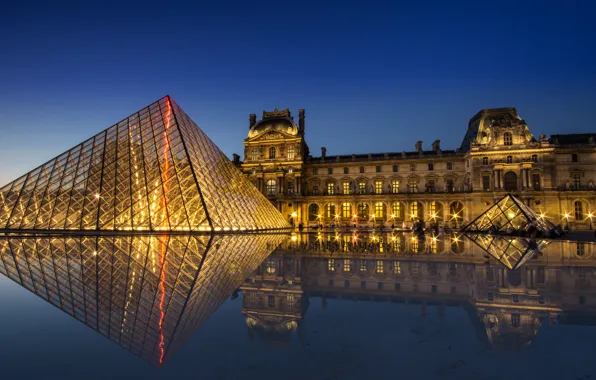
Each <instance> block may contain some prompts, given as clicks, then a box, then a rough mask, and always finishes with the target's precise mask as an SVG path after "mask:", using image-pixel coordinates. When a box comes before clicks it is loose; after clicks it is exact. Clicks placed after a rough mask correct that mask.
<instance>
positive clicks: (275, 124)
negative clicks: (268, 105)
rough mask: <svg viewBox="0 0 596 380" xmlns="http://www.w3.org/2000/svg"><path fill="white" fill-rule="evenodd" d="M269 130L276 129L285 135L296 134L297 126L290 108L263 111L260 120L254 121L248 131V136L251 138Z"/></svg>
mask: <svg viewBox="0 0 596 380" xmlns="http://www.w3.org/2000/svg"><path fill="white" fill-rule="evenodd" d="M269 131H277V132H281V133H283V134H286V135H291V136H296V135H298V127H297V126H296V123H294V119H293V118H292V115H291V114H290V110H289V109H288V108H286V109H285V110H281V111H280V110H278V109H277V108H276V109H275V110H274V111H271V112H267V111H263V118H262V120H260V121H258V122H257V123H255V124H254V125H253V126H252V127H251V128H250V131H249V132H248V138H253V137H256V136H259V135H262V134H264V133H267V132H269Z"/></svg>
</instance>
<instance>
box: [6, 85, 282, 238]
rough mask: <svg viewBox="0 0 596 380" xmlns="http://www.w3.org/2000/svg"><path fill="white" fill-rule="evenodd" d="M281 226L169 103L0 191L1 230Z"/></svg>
mask: <svg viewBox="0 0 596 380" xmlns="http://www.w3.org/2000/svg"><path fill="white" fill-rule="evenodd" d="M287 227H288V224H287V222H286V221H285V219H284V218H283V216H282V215H281V214H280V213H279V212H278V211H277V209H276V208H275V207H274V206H273V205H272V204H271V203H270V202H269V201H268V200H267V199H266V198H265V196H263V195H262V194H261V193H260V192H259V191H258V190H257V189H256V188H255V187H254V186H253V185H252V184H251V183H250V182H249V181H248V180H247V179H246V178H245V177H244V175H243V174H242V173H241V172H240V171H239V170H238V169H237V168H236V167H235V166H234V165H233V164H232V162H231V161H230V160H229V159H228V158H227V157H226V156H225V155H224V154H223V153H222V152H221V151H220V150H219V149H218V148H217V146H216V145H215V144H214V143H213V142H212V141H211V140H210V139H209V138H208V137H207V135H205V133H203V131H201V130H200V129H199V127H198V126H197V125H196V124H195V123H194V122H193V121H192V120H191V119H190V118H189V117H188V115H186V113H184V111H182V110H181V109H180V107H178V105H177V104H176V103H174V102H173V101H172V100H171V99H170V97H169V96H166V97H164V98H162V99H160V100H159V101H157V102H155V103H153V104H151V105H150V106H148V107H146V108H143V109H142V110H140V111H139V112H136V113H134V114H132V115H131V116H129V117H128V118H126V119H124V120H122V121H121V122H119V123H118V124H115V125H113V126H111V127H110V128H108V129H106V130H105V131H103V132H101V133H99V134H97V135H96V136H94V137H92V138H90V139H88V140H87V141H85V142H83V143H81V144H79V145H77V146H76V147H74V148H72V149H71V150H69V151H67V152H65V153H63V154H61V155H60V156H58V157H56V158H54V159H52V160H50V161H49V162H47V163H45V164H44V165H42V166H40V167H38V168H37V169H34V170H32V171H31V172H29V173H27V174H25V175H24V176H22V177H21V178H19V179H17V180H15V181H14V182H12V183H9V184H8V185H6V186H4V187H3V188H1V189H0V229H9V230H96V231H104V230H105V231H110V230H116V231H222V230H223V231H228V230H231V231H236V230H238V231H242V230H255V229H265V230H267V229H279V228H287Z"/></svg>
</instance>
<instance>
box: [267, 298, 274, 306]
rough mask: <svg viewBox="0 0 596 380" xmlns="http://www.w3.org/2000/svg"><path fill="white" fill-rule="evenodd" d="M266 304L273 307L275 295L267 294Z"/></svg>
mask: <svg viewBox="0 0 596 380" xmlns="http://www.w3.org/2000/svg"><path fill="white" fill-rule="evenodd" d="M267 306H268V307H275V297H274V296H267Z"/></svg>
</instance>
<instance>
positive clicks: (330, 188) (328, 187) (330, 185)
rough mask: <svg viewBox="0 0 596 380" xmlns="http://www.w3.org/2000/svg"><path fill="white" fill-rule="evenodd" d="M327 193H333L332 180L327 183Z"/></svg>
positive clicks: (333, 185)
mask: <svg viewBox="0 0 596 380" xmlns="http://www.w3.org/2000/svg"><path fill="white" fill-rule="evenodd" d="M327 194H329V195H333V194H335V184H334V183H333V182H329V183H328V184H327Z"/></svg>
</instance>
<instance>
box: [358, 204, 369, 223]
mask: <svg viewBox="0 0 596 380" xmlns="http://www.w3.org/2000/svg"><path fill="white" fill-rule="evenodd" d="M358 217H359V218H360V219H364V220H366V219H368V204H366V203H359V204H358Z"/></svg>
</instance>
